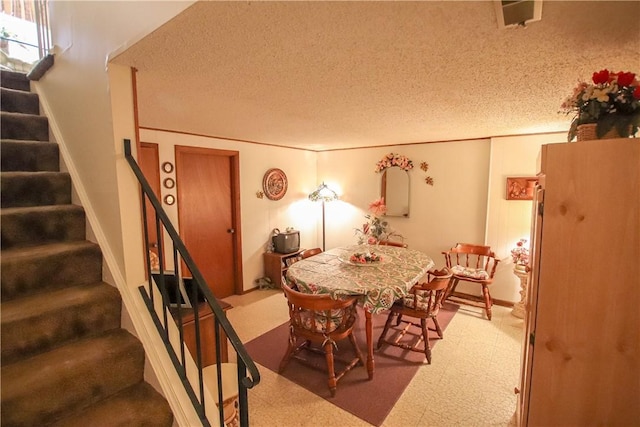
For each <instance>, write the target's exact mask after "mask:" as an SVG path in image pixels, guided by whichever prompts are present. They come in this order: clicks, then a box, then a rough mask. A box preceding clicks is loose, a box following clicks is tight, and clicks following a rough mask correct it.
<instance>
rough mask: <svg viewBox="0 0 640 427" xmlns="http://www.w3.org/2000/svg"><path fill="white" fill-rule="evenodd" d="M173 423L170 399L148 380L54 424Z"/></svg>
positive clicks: (168, 426)
mask: <svg viewBox="0 0 640 427" xmlns="http://www.w3.org/2000/svg"><path fill="white" fill-rule="evenodd" d="M172 424H173V414H172V413H171V410H170V408H169V405H168V404H167V401H166V400H165V399H164V397H162V396H161V395H160V393H158V392H157V391H156V390H155V389H154V388H153V387H152V386H151V385H149V384H148V383H144V382H141V383H138V384H135V385H133V386H131V387H129V388H127V389H125V390H123V391H121V392H120V393H117V394H115V395H113V396H110V397H108V398H106V399H104V400H101V401H100V402H97V403H95V404H94V405H92V406H90V407H89V408H87V409H85V410H83V411H81V412H79V413H76V414H72V415H70V416H69V417H67V418H65V419H62V420H60V421H59V422H57V423H54V424H53V426H54V427H58V426H59V427H62V426H64V427H74V426H77V427H85V426H89V425H93V426H95V425H110V426H114V425H121V426H131V425H149V426H167V427H170V426H171V425H172Z"/></svg>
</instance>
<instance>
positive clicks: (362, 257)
mask: <svg viewBox="0 0 640 427" xmlns="http://www.w3.org/2000/svg"><path fill="white" fill-rule="evenodd" d="M349 261H351V262H353V263H357V264H371V263H374V262H380V261H382V256H380V255H378V254H377V253H375V252H356V253H354V254H352V255H351V256H350V257H349Z"/></svg>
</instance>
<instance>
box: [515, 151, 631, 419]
mask: <svg viewBox="0 0 640 427" xmlns="http://www.w3.org/2000/svg"><path fill="white" fill-rule="evenodd" d="M639 171H640V139H634V138H631V139H629V138H626V139H610V140H595V141H581V142H576V143H569V144H550V145H545V146H543V147H542V151H541V156H540V180H539V186H538V187H537V189H536V197H535V200H534V204H533V210H534V212H533V218H534V221H533V224H534V225H533V228H532V242H533V246H532V251H533V256H532V265H531V285H530V286H529V289H528V295H527V315H526V317H525V328H526V329H525V341H524V343H523V349H524V351H523V363H522V377H521V384H520V387H519V399H518V410H517V411H516V415H517V418H518V420H519V424H520V425H522V426H581V427H582V426H591V425H593V426H595V425H600V426H603V425H606V426H616V425H618V426H632V425H636V426H637V425H640V172H639Z"/></svg>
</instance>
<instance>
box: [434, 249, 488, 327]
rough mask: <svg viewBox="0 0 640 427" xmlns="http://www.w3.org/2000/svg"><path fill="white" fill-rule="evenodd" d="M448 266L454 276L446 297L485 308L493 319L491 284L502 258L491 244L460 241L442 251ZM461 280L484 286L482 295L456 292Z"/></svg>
mask: <svg viewBox="0 0 640 427" xmlns="http://www.w3.org/2000/svg"><path fill="white" fill-rule="evenodd" d="M442 254H443V255H444V258H445V262H446V265H447V268H449V269H451V272H452V273H453V277H452V278H451V284H450V285H449V289H448V290H447V294H446V296H445V299H451V300H452V301H454V302H457V303H461V304H467V305H472V306H475V307H480V308H484V310H485V312H486V314H487V318H488V319H489V320H491V306H492V305H493V300H492V299H491V294H490V293H489V285H490V284H491V283H492V282H493V276H494V275H495V273H496V267H497V266H498V263H499V262H500V260H499V259H498V258H496V255H495V253H493V251H492V250H491V247H490V246H482V245H474V244H470V243H458V244H457V245H456V246H455V247H453V248H451V249H449V250H448V251H446V252H442ZM459 282H471V283H476V284H478V285H480V286H481V288H482V297H480V298H479V297H476V296H474V295H468V294H462V293H455V291H456V287H457V286H458V283H459Z"/></svg>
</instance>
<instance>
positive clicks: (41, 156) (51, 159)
mask: <svg viewBox="0 0 640 427" xmlns="http://www.w3.org/2000/svg"><path fill="white" fill-rule="evenodd" d="M0 152H1V153H2V156H0V170H2V171H4V172H8V171H33V172H38V171H49V172H56V171H59V170H60V152H59V149H58V144H56V143H55V142H47V141H21V140H17V139H3V140H2V141H1V142H0Z"/></svg>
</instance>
